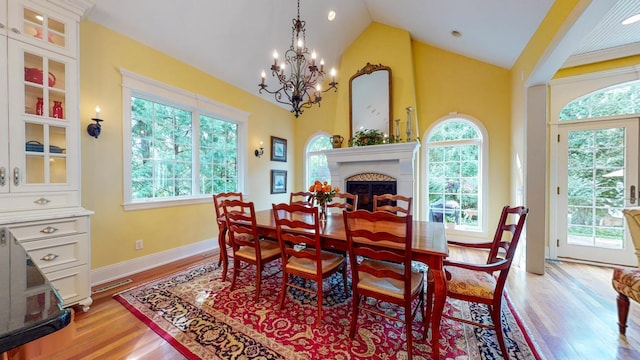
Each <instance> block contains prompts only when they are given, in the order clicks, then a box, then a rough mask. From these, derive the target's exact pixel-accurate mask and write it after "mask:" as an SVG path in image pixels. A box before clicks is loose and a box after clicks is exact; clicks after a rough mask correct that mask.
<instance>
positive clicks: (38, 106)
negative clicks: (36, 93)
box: [36, 97, 44, 115]
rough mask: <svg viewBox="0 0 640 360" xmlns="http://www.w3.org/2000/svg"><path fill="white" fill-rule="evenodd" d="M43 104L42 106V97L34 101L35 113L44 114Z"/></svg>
mask: <svg viewBox="0 0 640 360" xmlns="http://www.w3.org/2000/svg"><path fill="white" fill-rule="evenodd" d="M43 106H44V104H43V102H42V98H41V97H39V98H38V101H37V102H36V115H42V114H44V110H43Z"/></svg>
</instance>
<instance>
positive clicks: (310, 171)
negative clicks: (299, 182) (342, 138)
mask: <svg viewBox="0 0 640 360" xmlns="http://www.w3.org/2000/svg"><path fill="white" fill-rule="evenodd" d="M332 148H333V146H332V145H331V136H330V135H329V134H324V133H321V134H317V135H314V136H313V137H312V138H311V140H309V142H308V143H307V147H306V149H305V153H306V169H305V177H304V178H305V183H304V188H305V189H306V188H308V187H309V186H311V184H313V182H314V181H316V180H320V181H325V180H326V181H329V180H331V179H329V168H328V167H327V156H326V155H325V154H323V153H322V150H328V149H332Z"/></svg>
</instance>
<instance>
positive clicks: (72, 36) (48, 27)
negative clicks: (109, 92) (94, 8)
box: [0, 0, 77, 57]
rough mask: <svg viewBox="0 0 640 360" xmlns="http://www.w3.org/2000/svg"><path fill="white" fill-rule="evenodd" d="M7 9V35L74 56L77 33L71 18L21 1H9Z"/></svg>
mask: <svg viewBox="0 0 640 360" xmlns="http://www.w3.org/2000/svg"><path fill="white" fill-rule="evenodd" d="M0 2H2V0H0ZM8 12H9V14H8V17H9V19H8V22H9V27H10V29H9V31H8V34H9V36H10V37H12V38H16V39H18V40H20V41H25V42H28V43H30V44H32V45H36V46H38V47H41V48H44V49H47V50H51V51H55V52H57V53H60V54H64V55H67V56H71V57H76V55H77V49H76V46H75V44H76V37H77V34H76V26H75V21H74V20H73V19H70V18H68V17H65V16H62V15H58V13H57V12H55V11H52V10H50V9H48V8H46V7H44V6H40V5H37V4H33V3H27V2H21V1H10V2H9V6H8Z"/></svg>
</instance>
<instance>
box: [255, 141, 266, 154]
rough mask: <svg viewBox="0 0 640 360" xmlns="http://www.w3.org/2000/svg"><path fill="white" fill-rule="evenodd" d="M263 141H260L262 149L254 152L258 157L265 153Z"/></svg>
mask: <svg viewBox="0 0 640 360" xmlns="http://www.w3.org/2000/svg"><path fill="white" fill-rule="evenodd" d="M262 144H263V142H262V141H260V149H256V151H255V152H254V154H256V157H260V156H262V155H263V154H264V148H263V147H262Z"/></svg>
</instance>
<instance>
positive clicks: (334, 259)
mask: <svg viewBox="0 0 640 360" xmlns="http://www.w3.org/2000/svg"><path fill="white" fill-rule="evenodd" d="M304 251H313V252H315V250H313V249H306V250H304ZM320 256H321V257H322V273H326V272H330V271H331V270H333V269H335V268H336V267H338V266H340V264H342V263H344V261H345V260H344V256H342V255H338V254H334V253H332V252H328V251H322V252H321V255H320ZM286 269H287V271H299V272H304V273H307V274H315V273H316V262H315V260H313V259H307V258H297V257H293V256H292V257H290V258H289V261H288V262H287V266H286Z"/></svg>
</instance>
